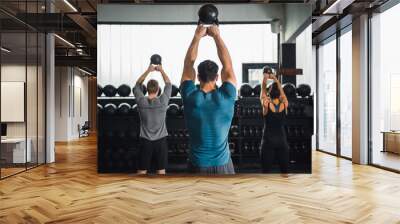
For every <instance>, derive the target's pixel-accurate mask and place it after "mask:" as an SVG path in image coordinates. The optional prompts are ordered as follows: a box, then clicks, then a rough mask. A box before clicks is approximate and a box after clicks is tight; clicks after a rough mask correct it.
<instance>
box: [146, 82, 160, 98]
mask: <svg viewBox="0 0 400 224" xmlns="http://www.w3.org/2000/svg"><path fill="white" fill-rule="evenodd" d="M147 92H148V93H149V94H150V93H157V92H158V82H157V80H154V79H150V80H149V81H148V82H147Z"/></svg>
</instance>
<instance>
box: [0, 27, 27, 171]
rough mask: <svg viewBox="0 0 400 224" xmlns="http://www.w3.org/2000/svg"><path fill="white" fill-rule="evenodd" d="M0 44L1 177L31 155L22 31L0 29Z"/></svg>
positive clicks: (21, 168)
mask: <svg viewBox="0 0 400 224" xmlns="http://www.w3.org/2000/svg"><path fill="white" fill-rule="evenodd" d="M1 47H2V49H6V50H1V122H2V126H3V127H2V129H3V132H2V139H1V175H2V177H5V176H9V175H12V174H15V173H17V172H21V171H23V170H25V165H26V161H30V158H31V156H30V155H31V154H30V153H31V151H30V150H29V149H30V147H29V145H30V143H28V144H27V141H26V119H25V91H26V69H27V66H26V33H25V32H7V33H6V32H3V33H2V34H1ZM26 146H28V147H26ZM26 148H28V151H27V150H26Z"/></svg>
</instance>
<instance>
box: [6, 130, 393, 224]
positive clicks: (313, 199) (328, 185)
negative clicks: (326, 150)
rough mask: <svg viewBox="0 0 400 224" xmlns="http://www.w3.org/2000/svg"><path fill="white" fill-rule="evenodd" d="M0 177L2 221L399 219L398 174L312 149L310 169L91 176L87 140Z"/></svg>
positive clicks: (91, 148)
mask: <svg viewBox="0 0 400 224" xmlns="http://www.w3.org/2000/svg"><path fill="white" fill-rule="evenodd" d="M56 151H57V152H56V158H57V161H56V163H54V164H50V165H46V166H42V167H39V168H36V169H33V170H30V171H28V172H26V173H22V174H19V175H17V176H14V177H10V178H8V179H5V180H2V181H0V223H12V224H14V223H118V224H120V223H373V224H376V223H384V224H386V223H400V175H399V174H396V173H391V172H387V171H383V170H380V169H377V168H373V167H369V166H359V165H353V164H351V162H350V161H347V160H343V159H337V158H335V157H333V156H330V155H326V154H323V153H318V152H315V153H314V155H313V174H311V175H291V176H290V177H289V178H284V177H281V176H279V175H257V174H254V175H237V176H234V177H193V176H167V177H157V176H150V177H137V176H134V175H127V174H101V175H99V174H97V172H96V140H95V138H93V137H90V138H85V139H83V140H80V141H76V142H70V143H68V144H57V150H56Z"/></svg>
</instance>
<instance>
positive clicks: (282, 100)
mask: <svg viewBox="0 0 400 224" xmlns="http://www.w3.org/2000/svg"><path fill="white" fill-rule="evenodd" d="M271 78H272V79H273V80H274V82H276V83H277V84H278V88H279V92H280V94H281V97H280V100H281V102H282V103H283V104H284V105H285V108H287V107H288V106H289V102H288V100H287V97H286V94H285V91H283V88H282V84H281V82H280V81H279V79H277V78H276V76H275V75H271Z"/></svg>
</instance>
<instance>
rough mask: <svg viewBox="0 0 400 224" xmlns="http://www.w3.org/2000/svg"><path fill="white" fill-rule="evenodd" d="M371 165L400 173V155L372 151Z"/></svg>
mask: <svg viewBox="0 0 400 224" xmlns="http://www.w3.org/2000/svg"><path fill="white" fill-rule="evenodd" d="M372 160H373V164H376V165H380V166H384V167H388V168H390V169H395V170H399V171H400V155H399V154H395V153H391V152H381V151H378V150H377V151H374V154H373V157H372Z"/></svg>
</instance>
